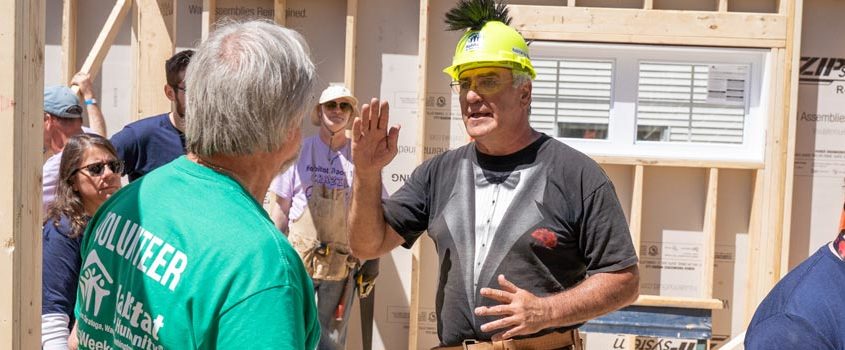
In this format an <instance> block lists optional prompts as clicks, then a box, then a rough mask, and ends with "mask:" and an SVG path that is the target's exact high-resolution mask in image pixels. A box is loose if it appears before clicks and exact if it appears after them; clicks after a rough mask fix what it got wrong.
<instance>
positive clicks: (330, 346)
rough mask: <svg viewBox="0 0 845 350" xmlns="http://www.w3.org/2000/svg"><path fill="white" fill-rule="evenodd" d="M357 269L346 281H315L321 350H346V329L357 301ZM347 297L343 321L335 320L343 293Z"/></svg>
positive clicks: (352, 271) (319, 346) (350, 273)
mask: <svg viewBox="0 0 845 350" xmlns="http://www.w3.org/2000/svg"><path fill="white" fill-rule="evenodd" d="M356 273H357V269H353V270H350V271H349V277H347V278H346V280H344V281H326V280H313V282H314V292H315V293H316V294H317V313H318V316H319V318H320V344H319V345H318V346H317V349H319V350H344V349H345V348H346V329H347V328H348V325H349V314H350V313H351V312H352V302H354V301H355V299H356V298H355V295H356V294H357V292H356V291H355V288H356V286H355V279H354V278H353V276H355V274H356ZM344 289H345V290H346V295H345V299H346V300H345V302H344V305H345V307H346V308H345V309H344V312H343V316H342V318H341V320H339V321H338V320H336V319H335V311H336V310H337V305H338V303H339V302H340V298H341V296H343V291H344Z"/></svg>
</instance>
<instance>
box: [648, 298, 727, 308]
mask: <svg viewBox="0 0 845 350" xmlns="http://www.w3.org/2000/svg"><path fill="white" fill-rule="evenodd" d="M634 305H637V306H662V307H681V308H690V309H710V310H720V309H723V308H725V304H724V303H723V302H722V301H721V300H719V299H705V298H686V297H665V296H658V295H640V297H639V298H637V301H635V302H634Z"/></svg>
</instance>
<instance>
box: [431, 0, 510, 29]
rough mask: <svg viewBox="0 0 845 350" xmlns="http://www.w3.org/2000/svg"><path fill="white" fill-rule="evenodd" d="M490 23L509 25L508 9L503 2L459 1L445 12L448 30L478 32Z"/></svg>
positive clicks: (484, 0) (491, 0) (483, 0)
mask: <svg viewBox="0 0 845 350" xmlns="http://www.w3.org/2000/svg"><path fill="white" fill-rule="evenodd" d="M490 21H499V22H502V23H504V24H510V23H511V18H510V16H508V9H507V7H506V6H505V3H504V2H496V1H495V0H460V1H458V4H457V5H456V6H455V7H453V8H452V9H451V10H449V12H446V24H447V25H448V27H447V29H448V30H465V29H472V30H480V29H481V27H484V24H485V23H487V22H490Z"/></svg>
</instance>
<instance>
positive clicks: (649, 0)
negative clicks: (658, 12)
mask: <svg viewBox="0 0 845 350" xmlns="http://www.w3.org/2000/svg"><path fill="white" fill-rule="evenodd" d="M652 9H654V0H645V1H643V10H652Z"/></svg>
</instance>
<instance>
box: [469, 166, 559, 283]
mask: <svg viewBox="0 0 845 350" xmlns="http://www.w3.org/2000/svg"><path fill="white" fill-rule="evenodd" d="M520 172H521V177H522V180H520V182H522V181H525V182H524V185H522V186H519V187H517V191H518V192H517V193H516V195H515V196H514V198H513V200H512V201H511V203H510V204H509V205H508V209H507V210H506V211H505V214H504V217H503V218H502V221H501V223H500V224H499V228H498V229H497V230H496V233H495V235H494V237H493V240H492V241H493V243H492V244H491V245H490V251H489V252H488V253H487V259H486V260H485V261H484V264H483V265H482V266H481V272H480V273H479V276H478V286H479V287H484V286H488V285H489V284H490V282H491V280H492V279H493V278H495V276H493V274H494V273H495V272H496V270H498V269H499V265H501V264H502V260H504V258H505V256H507V255H508V252H510V250H511V248H512V247H513V245H514V244H515V243H516V241H518V240H519V239H520V237H522V236H523V235H524V234H525V233H526V232H528V231H529V230H530V229H531V228H533V227H534V226H536V225H537V224H538V223H540V222H541V221H542V220H543V214H542V213H541V211H540V209H539V208H538V207H537V203H540V202H542V199H543V193H545V190H546V183H545V182H543V181H533V179H532V178H533V177H535V176H537V174H539V173H540V171H539V169H538V168H537V167H532V168H527V169H522V170H520ZM495 285H496V286H498V284H495ZM473 295H475V293H473Z"/></svg>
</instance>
